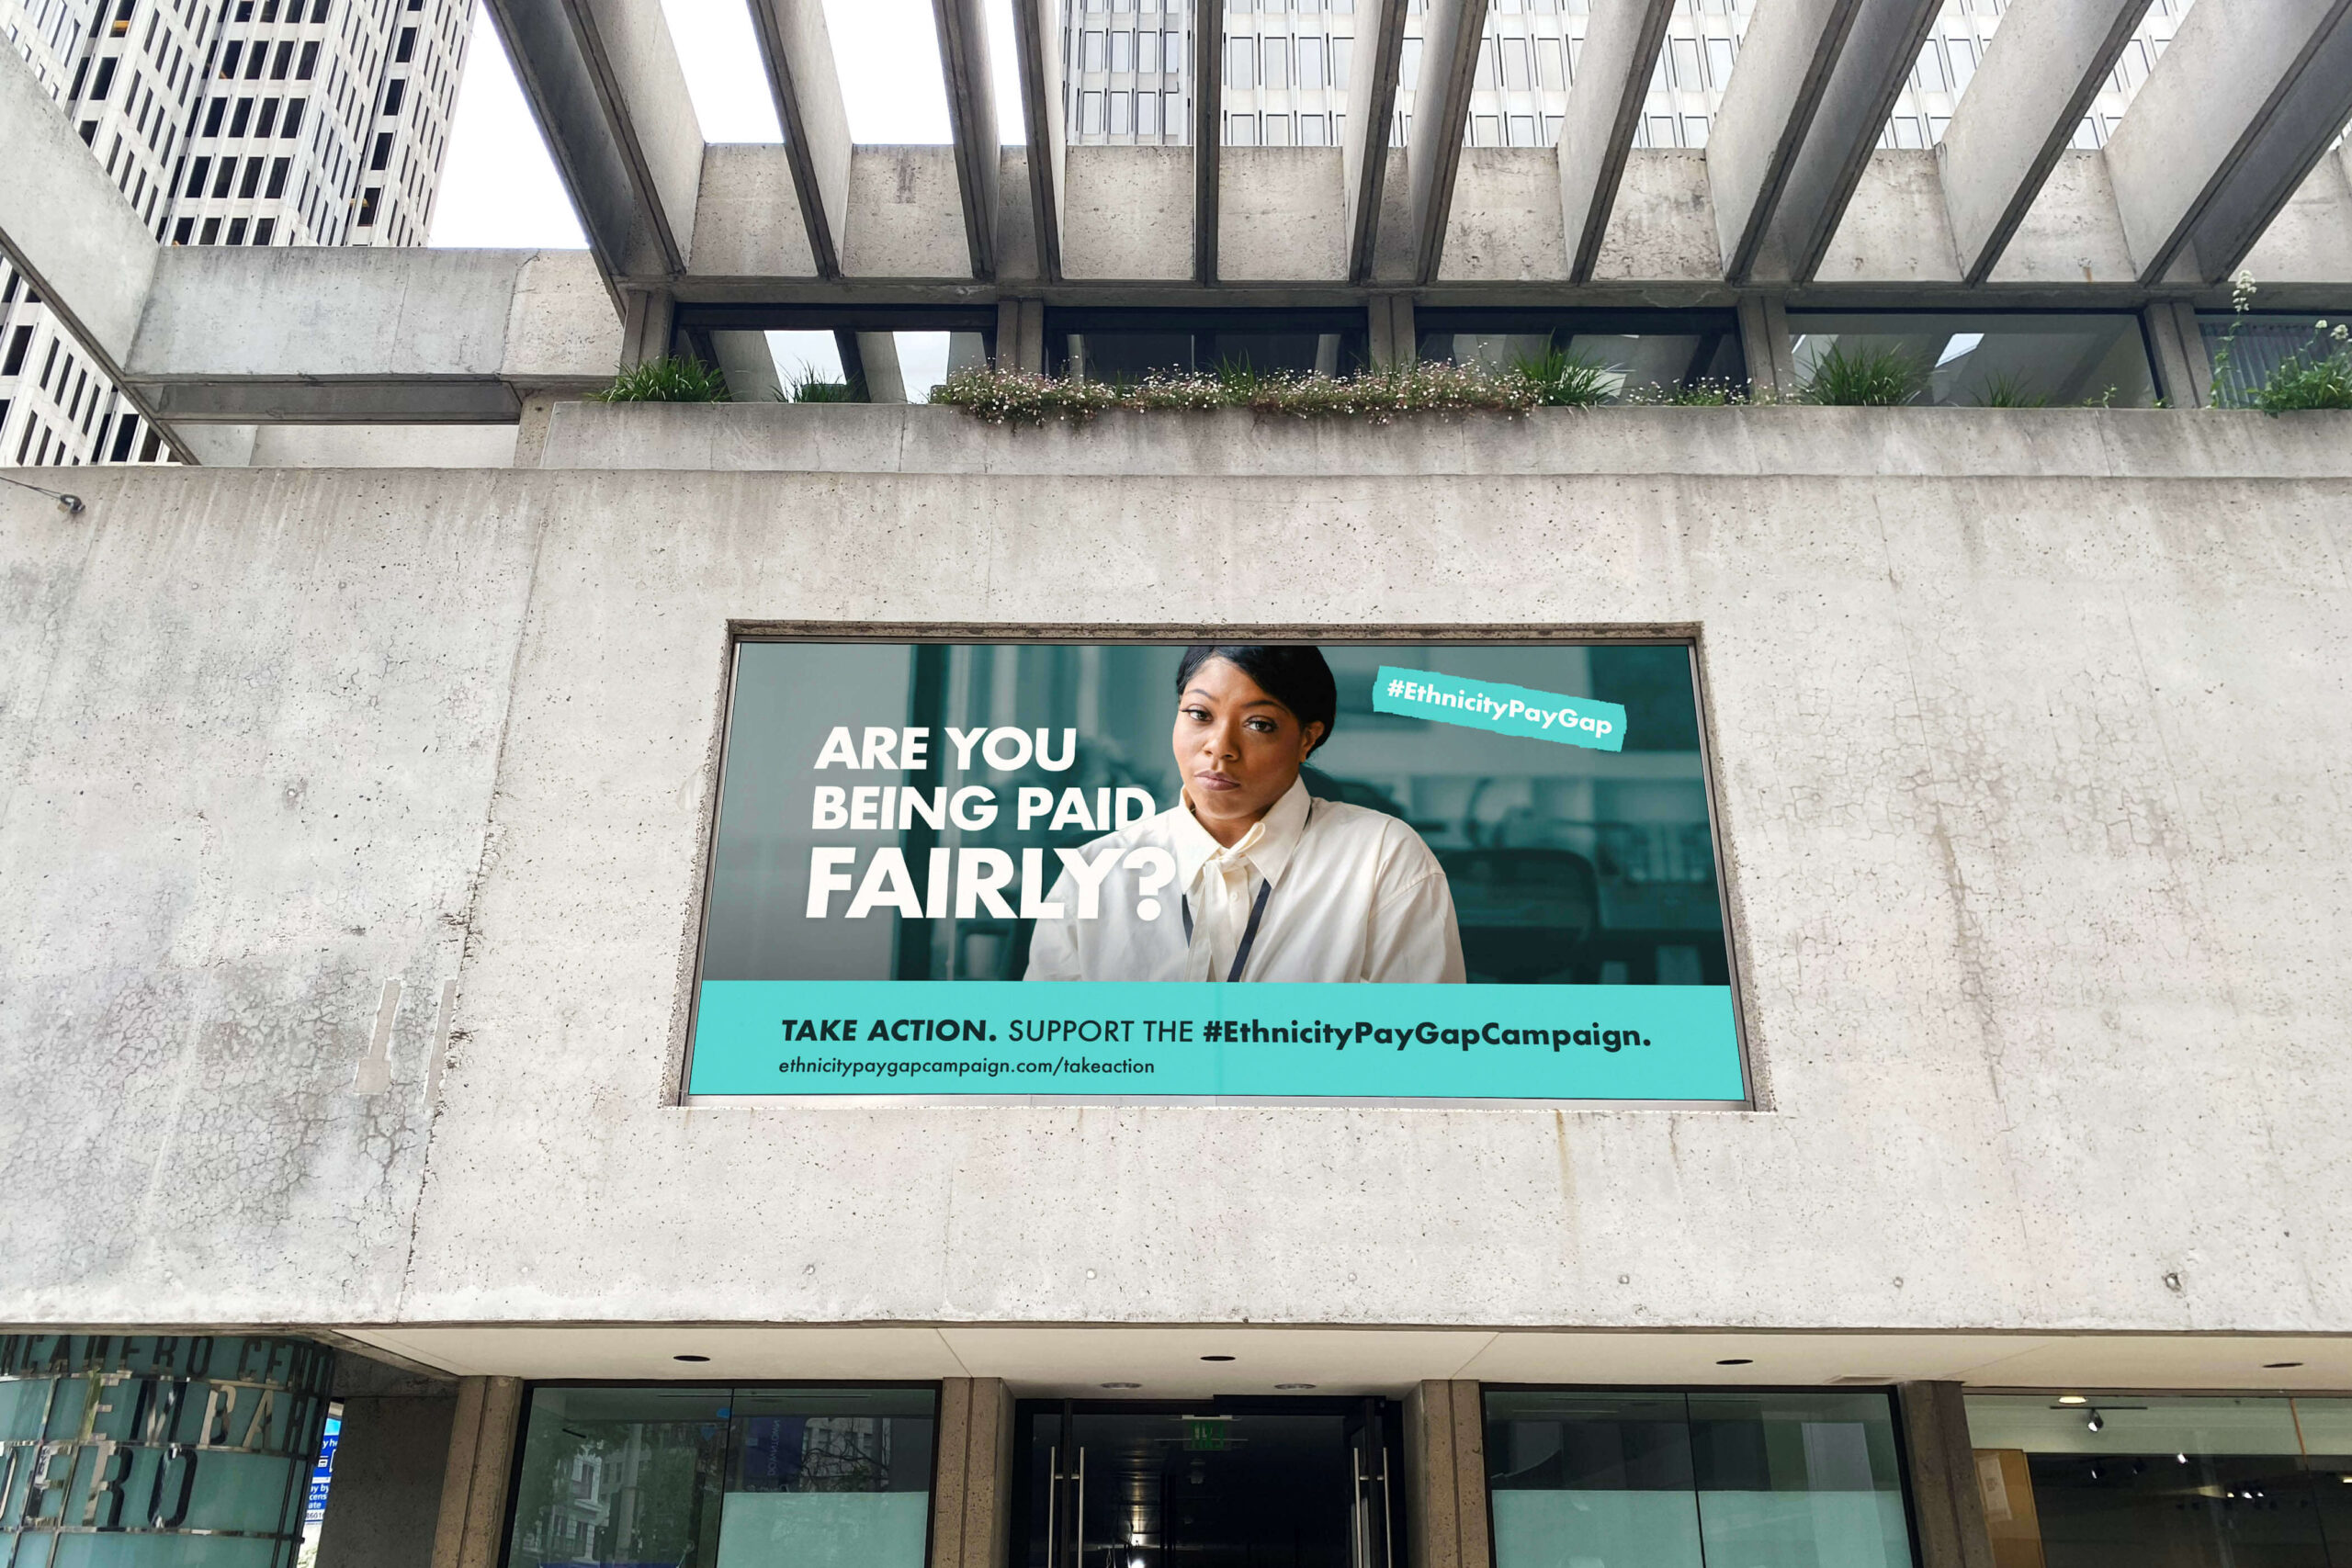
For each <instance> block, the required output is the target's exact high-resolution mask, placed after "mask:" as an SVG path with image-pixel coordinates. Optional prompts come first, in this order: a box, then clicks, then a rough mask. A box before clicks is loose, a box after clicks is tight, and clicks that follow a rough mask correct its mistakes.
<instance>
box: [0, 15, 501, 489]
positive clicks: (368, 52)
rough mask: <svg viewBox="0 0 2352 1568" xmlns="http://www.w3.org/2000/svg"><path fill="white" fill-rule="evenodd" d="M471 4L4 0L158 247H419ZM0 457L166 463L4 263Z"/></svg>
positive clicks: (22, 39)
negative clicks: (214, 245)
mask: <svg viewBox="0 0 2352 1568" xmlns="http://www.w3.org/2000/svg"><path fill="white" fill-rule="evenodd" d="M468 23H469V6H468V5H467V0H0V30H5V31H6V35H7V38H8V39H9V42H10V44H11V46H12V47H13V48H15V50H16V51H17V53H18V54H19V55H21V56H22V57H23V58H24V59H25V61H26V62H27V63H28V64H29V65H30V66H31V67H32V70H33V72H34V74H35V76H36V77H37V78H38V79H39V80H40V82H41V84H42V85H44V86H45V87H47V88H48V90H49V92H50V93H51V96H53V97H55V98H57V99H58V100H59V102H60V104H61V106H62V108H63V110H64V112H65V113H66V114H67V115H68V116H69V117H70V118H71V119H72V121H73V122H74V127H75V130H77V132H78V133H79V134H80V136H81V138H82V141H84V142H85V144H86V145H87V146H88V147H89V149H90V152H91V155H92V156H93V157H95V158H96V159H97V160H98V161H99V163H100V164H102V165H103V166H104V168H105V169H106V171H107V177H108V178H110V179H112V180H113V181H114V183H115V186H116V188H118V189H119V190H120V191H121V192H122V196H123V199H124V200H125V201H126V202H127V203H129V204H130V209H131V210H132V211H133V212H134V213H136V214H138V216H139V218H140V220H141V222H142V223H144V224H146V225H147V226H148V228H149V229H150V230H151V231H153V233H154V235H155V237H156V238H157V239H158V240H160V241H164V242H166V243H174V244H200V245H213V244H222V245H337V244H356V245H372V244H386V245H415V244H422V243H424V239H425V236H426V234H427V232H428V231H429V229H430V225H431V222H432V216H433V203H434V197H435V194H436V191H437V189H438V186H439V184H440V175H441V168H442V163H443V160H444V158H445V157H446V155H447V150H448V139H449V122H450V118H451V114H452V111H453V110H454V108H455V107H456V102H457V94H458V82H459V80H460V77H461V74H462V73H463V70H464V65H465V54H466V45H467V42H468ZM0 294H5V296H6V298H5V299H0V463H12V462H22V463H41V462H46V463H52V464H71V463H85V462H137V461H152V460H154V459H155V458H157V457H160V456H163V455H164V452H163V447H162V443H161V441H160V440H159V438H158V437H157V436H156V434H155V433H154V432H153V431H152V430H149V429H145V428H142V422H141V421H140V420H139V419H138V417H137V415H136V413H135V412H134V411H132V410H131V409H130V407H129V406H128V405H127V404H126V403H124V402H123V400H121V399H120V398H119V396H118V395H117V394H116V391H115V389H114V388H113V387H112V386H111V385H110V384H108V383H107V382H106V381H105V380H104V378H102V377H101V376H99V374H98V372H97V371H96V367H93V366H92V365H91V363H90V358H89V355H88V354H87V353H86V352H85V351H84V350H83V349H82V348H81V346H80V345H79V344H75V343H74V341H73V340H72V338H71V337H70V336H68V335H66V334H65V333H62V331H61V330H60V328H59V327H58V326H57V324H56V323H55V322H54V321H53V320H52V319H51V316H50V314H49V312H48V310H46V309H45V308H44V307H43V306H42V305H41V303H40V300H39V299H38V298H37V296H36V295H35V293H34V291H33V290H32V288H30V287H29V284H28V280H26V279H23V278H20V277H18V276H17V275H16V274H15V272H14V270H13V269H11V268H8V267H7V266H6V264H5V263H0Z"/></svg>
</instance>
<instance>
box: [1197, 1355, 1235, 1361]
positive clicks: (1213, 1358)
mask: <svg viewBox="0 0 2352 1568" xmlns="http://www.w3.org/2000/svg"><path fill="white" fill-rule="evenodd" d="M1201 1359H1202V1360H1204V1361H1230V1360H1231V1359H1233V1358H1232V1357H1230V1356H1203V1357H1202V1358H1201Z"/></svg>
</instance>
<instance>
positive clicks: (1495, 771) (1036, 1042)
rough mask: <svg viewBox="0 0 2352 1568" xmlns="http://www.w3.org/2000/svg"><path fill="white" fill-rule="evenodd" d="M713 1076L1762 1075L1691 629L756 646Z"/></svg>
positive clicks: (1243, 1087) (725, 799)
mask: <svg viewBox="0 0 2352 1568" xmlns="http://www.w3.org/2000/svg"><path fill="white" fill-rule="evenodd" d="M735 657H736V662H735V671H734V680H733V696H732V701H731V704H730V706H729V716H728V728H727V736H726V750H725V754H724V764H723V769H722V775H721V779H720V786H719V801H718V821H717V826H716V836H715V840H714V842H713V844H712V855H711V864H710V871H709V890H708V898H707V908H706V910H705V917H704V927H703V934H702V955H701V966H700V973H699V976H698V987H699V989H698V992H697V995H696V998H695V1016H694V1025H693V1037H692V1042H691V1050H690V1054H689V1058H688V1066H687V1080H686V1090H687V1093H688V1094H689V1095H691V1096H695V1097H706V1096H707V1097H727V1096H746V1095H794V1096H801V1095H827V1096H841V1095H854V1096H906V1095H922V1096H942V1095H944V1096H959V1097H971V1096H989V1097H1046V1098H1050V1099H1054V1100H1069V1099H1087V1098H1096V1097H1108V1098H1113V1099H1117V1100H1158V1099H1169V1098H1172V1099H1183V1100H1198V1099H1212V1100H1215V1099H1227V1098H1263V1099H1274V1100H1326V1099H1340V1100H1360V1099H1369V1100H1398V1099H1413V1100H1715V1101H1722V1100H1743V1099H1745V1098H1746V1097H1747V1087H1746V1083H1745V1080H1744V1077H1743V1073H1742V1068H1741V1055H1740V1048H1739V1035H1738V1028H1737V1024H1736V1014H1735V1009H1734V1005H1733V997H1732V985H1731V972H1730V970H1731V966H1730V954H1729V949H1728V947H1727V945H1726V942H1725V939H1724V919H1723V906H1722V899H1721V896H1720V891H1719V883H1718V879H1717V874H1716V864H1715V852H1714V834H1713V824H1712V822H1711V820H1710V818H1709V794H1708V788H1707V779H1706V773H1705V764H1704V758H1703V754H1702V747H1701V744H1700V729H1699V712H1698V703H1697V697H1696V687H1695V682H1694V672H1693V668H1692V660H1691V648H1690V647H1689V646H1688V645H1687V644H1681V643H1634V642H1617V641H1588V642H1568V641H1553V642H1544V643H1540V644H1497V643H1491V642H1478V643H1424V644H1411V645H1394V644H1391V645H1375V644H1370V643H1359V642H1336V641H1335V642H1325V643H1322V644H1319V645H1314V644H1307V643H1300V642H1283V643H1254V644H1225V645H1195V646H1183V645H1177V644H1154V643H1142V642H1109V643H1070V642H1018V643H1011V642H1008V643H957V642H921V643H887V642H854V643H820V642H810V641H798V640H775V641H763V640H745V641H742V642H741V643H739V644H738V645H737V648H736V656H735Z"/></svg>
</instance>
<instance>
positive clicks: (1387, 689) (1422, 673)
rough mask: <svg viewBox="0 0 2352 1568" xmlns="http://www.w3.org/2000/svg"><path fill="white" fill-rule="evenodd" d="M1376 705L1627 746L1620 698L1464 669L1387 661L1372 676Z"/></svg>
mask: <svg viewBox="0 0 2352 1568" xmlns="http://www.w3.org/2000/svg"><path fill="white" fill-rule="evenodd" d="M1372 707H1373V711H1374V713H1393V714H1398V715H1402V716H1406V717H1408V718H1425V719H1430V720H1434V721H1435V722H1437V723H1439V724H1458V725H1461V726H1463V727H1464V728H1468V729H1485V730H1489V731H1492V732H1493V733H1495V734H1497V735H1516V736H1521V737H1523V738H1524V739H1530V740H1551V741H1555V742H1557V743H1559V744H1561V745H1564V746H1582V747H1585V748H1588V749H1589V750H1595V751H1622V750H1624V748H1625V710H1624V709H1623V707H1621V706H1619V705H1617V704H1615V703H1604V702H1599V701H1596V700H1595V699H1593V698H1591V697H1570V696H1563V695H1561V694H1559V693H1557V692H1536V691H1530V690H1529V689H1528V688H1526V687H1524V686H1506V685H1502V684H1499V683H1498V682H1492V681H1473V680H1471V679H1469V678H1468V677H1467V676H1463V675H1439V674H1435V673H1432V672H1431V671H1427V670H1399V669H1397V668H1395V667H1393V666H1389V665H1383V666H1382V667H1381V670H1380V673H1379V674H1378V675H1377V676H1375V677H1374V680H1373V686H1372Z"/></svg>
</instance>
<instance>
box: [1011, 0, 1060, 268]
mask: <svg viewBox="0 0 2352 1568" xmlns="http://www.w3.org/2000/svg"><path fill="white" fill-rule="evenodd" d="M1060 14H1061V8H1060V6H1058V5H1057V6H1053V8H1052V9H1051V10H1050V11H1049V10H1048V9H1047V0H1012V32H1013V39H1014V42H1015V45H1016V47H1017V48H1019V50H1020V51H1021V123H1022V129H1023V132H1024V133H1025V135H1026V136H1027V138H1028V143H1029V144H1028V148H1027V152H1028V156H1027V159H1026V162H1027V164H1028V165H1029V210H1030V220H1031V222H1032V223H1033V224H1034V225H1035V235H1036V243H1037V276H1038V277H1039V278H1040V279H1042V280H1043V281H1045V282H1046V283H1059V282H1060V281H1061V278H1062V198H1063V195H1064V193H1065V192H1066V191H1067V190H1068V189H1069V185H1068V182H1067V179H1066V175H1065V167H1066V164H1067V154H1068V152H1069V146H1068V143H1067V139H1066V138H1065V137H1064V135H1063V134H1062V51H1061V23H1060V20H1059V18H1060Z"/></svg>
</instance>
